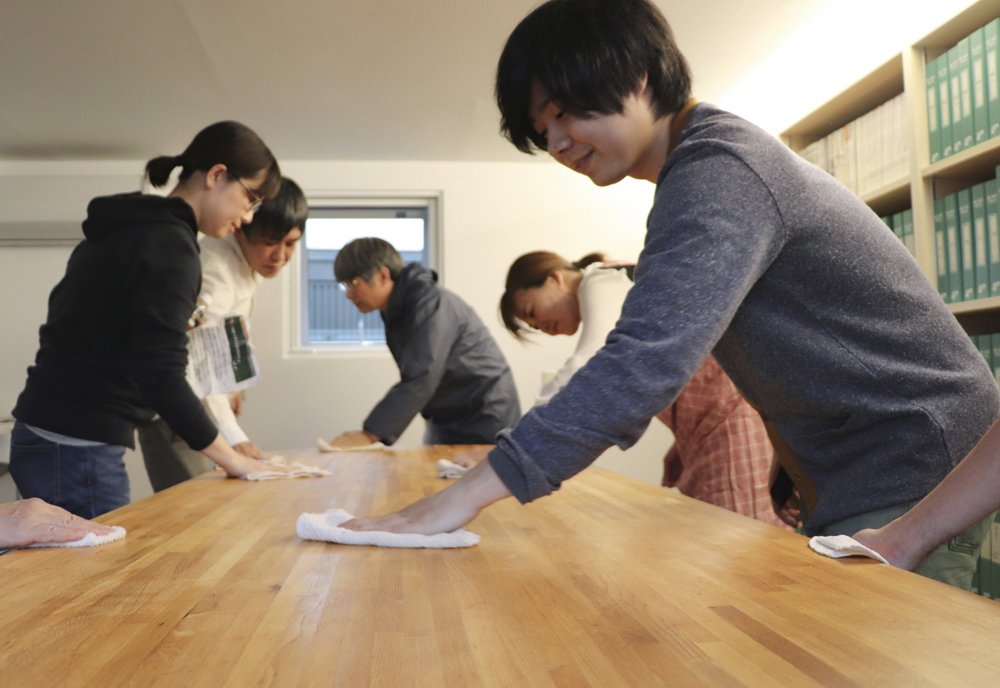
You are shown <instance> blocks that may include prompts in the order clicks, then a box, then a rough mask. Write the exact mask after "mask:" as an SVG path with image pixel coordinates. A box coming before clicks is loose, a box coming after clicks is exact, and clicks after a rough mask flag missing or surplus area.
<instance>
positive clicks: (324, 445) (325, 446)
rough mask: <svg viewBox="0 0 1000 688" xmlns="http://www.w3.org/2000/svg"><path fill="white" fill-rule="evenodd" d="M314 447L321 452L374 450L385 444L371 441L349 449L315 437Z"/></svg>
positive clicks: (381, 447) (382, 447)
mask: <svg viewBox="0 0 1000 688" xmlns="http://www.w3.org/2000/svg"><path fill="white" fill-rule="evenodd" d="M316 447H317V448H319V450H320V451H321V452H344V451H350V452H356V451H374V450H378V449H385V448H386V447H385V445H384V444H382V443H381V442H372V443H371V444H365V445H362V446H360V447H351V448H350V449H345V448H344V447H335V446H333V445H332V444H330V443H329V442H327V441H326V440H324V439H323V438H322V437H317V438H316Z"/></svg>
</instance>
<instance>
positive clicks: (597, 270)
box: [535, 263, 632, 406]
mask: <svg viewBox="0 0 1000 688" xmlns="http://www.w3.org/2000/svg"><path fill="white" fill-rule="evenodd" d="M631 288H632V280H630V279H629V278H628V275H627V274H626V273H625V268H624V267H623V266H613V267H608V266H606V265H605V264H603V263H593V264H591V265H588V266H587V267H586V268H584V269H583V279H582V280H581V281H580V289H579V291H578V292H577V295H578V297H579V299H580V319H581V321H582V322H581V324H580V327H581V328H583V329H582V330H581V331H580V339H579V341H577V343H576V351H574V352H573V355H572V356H570V357H569V359H567V361H566V363H564V364H563V367H562V368H560V369H559V372H558V373H556V376H555V377H554V378H552V380H550V381H549V383H548V384H547V385H545V386H544V387H542V391H541V392H539V393H538V396H536V397H535V405H536V406H537V405H538V404H545V403H548V401H549V399H551V398H552V397H554V396H555V395H556V392H558V391H559V390H560V389H562V388H563V386H564V385H565V384H566V383H567V382H569V380H570V378H571V377H573V374H574V373H575V372H576V371H577V370H579V369H580V368H582V367H583V366H584V364H585V363H586V362H587V361H589V360H590V357H591V356H593V355H594V354H596V353H597V351H598V349H600V348H601V347H602V346H604V342H605V341H606V340H607V338H608V334H609V333H610V332H611V330H613V329H614V328H615V323H616V322H618V317H619V316H620V315H621V312H622V304H623V303H625V296H626V295H627V294H628V291H629V289H631Z"/></svg>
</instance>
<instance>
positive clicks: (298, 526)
mask: <svg viewBox="0 0 1000 688" xmlns="http://www.w3.org/2000/svg"><path fill="white" fill-rule="evenodd" d="M352 518H354V516H353V515H351V514H349V513H347V512H346V511H344V510H343V509H330V510H329V511H327V512H324V513H322V514H302V515H300V516H299V520H298V521H296V522H295V532H296V533H298V535H299V537H300V538H302V539H303V540H322V541H323V542H336V543H339V544H341V545H374V546H376V547H426V548H448V547H472V546H473V545H475V544H476V543H478V542H479V536H478V535H476V534H475V533H470V532H469V531H467V530H464V529H462V528H459V529H458V530H456V531H453V532H451V533H438V534H437V535H418V534H416V533H387V532H385V531H383V530H369V531H359V530H348V529H347V528H340V527H338V526H340V524H341V523H344V522H345V521H350V520H351V519H352Z"/></svg>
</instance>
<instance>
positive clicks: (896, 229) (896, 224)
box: [892, 213, 906, 244]
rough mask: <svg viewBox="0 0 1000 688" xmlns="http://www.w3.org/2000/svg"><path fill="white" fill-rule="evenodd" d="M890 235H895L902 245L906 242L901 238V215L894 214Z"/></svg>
mask: <svg viewBox="0 0 1000 688" xmlns="http://www.w3.org/2000/svg"><path fill="white" fill-rule="evenodd" d="M892 233H893V234H895V235H896V238H897V239H899V240H900V242H902V243H903V244H905V243H906V240H905V239H904V238H903V213H896V214H895V215H893V216H892Z"/></svg>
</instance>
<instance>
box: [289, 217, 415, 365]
mask: <svg viewBox="0 0 1000 688" xmlns="http://www.w3.org/2000/svg"><path fill="white" fill-rule="evenodd" d="M361 237H379V238H380V239H385V240H386V241H388V242H389V243H390V244H392V245H393V246H394V247H395V248H396V250H397V251H399V253H400V255H402V257H403V261H404V262H406V263H411V262H418V263H421V264H423V265H425V266H427V267H430V268H433V267H434V266H433V265H432V264H431V257H432V251H431V248H432V247H431V239H432V237H431V233H430V231H429V227H428V209H427V207H426V206H422V207H413V208H410V207H376V208H343V207H341V208H337V207H313V208H310V210H309V219H308V220H307V221H306V232H305V238H304V242H303V243H304V245H305V246H304V248H305V250H303V251H302V261H303V270H302V271H301V274H302V285H301V287H302V299H301V305H302V313H301V323H302V333H301V341H302V344H304V345H307V346H308V345H324V344H333V345H336V344H342V345H351V344H353V345H356V346H357V345H372V344H385V328H384V327H383V324H382V317H381V315H380V313H379V312H378V311H374V312H372V313H367V314H362V313H361V312H360V311H359V310H358V309H357V308H356V307H355V306H354V304H353V303H351V302H350V301H349V300H348V299H347V293H346V291H345V289H344V288H343V286H342V285H340V284H338V283H337V280H336V279H335V278H334V276H333V262H334V260H336V258H337V254H338V253H339V252H340V249H341V248H343V247H344V246H345V245H346V244H348V243H350V242H351V241H353V240H354V239H358V238H361Z"/></svg>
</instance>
